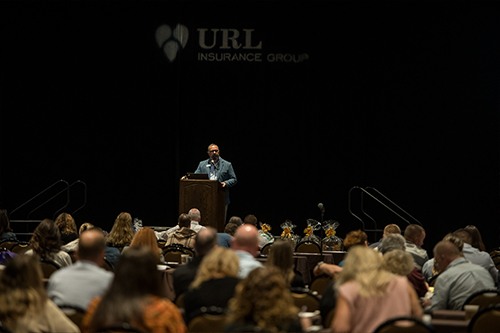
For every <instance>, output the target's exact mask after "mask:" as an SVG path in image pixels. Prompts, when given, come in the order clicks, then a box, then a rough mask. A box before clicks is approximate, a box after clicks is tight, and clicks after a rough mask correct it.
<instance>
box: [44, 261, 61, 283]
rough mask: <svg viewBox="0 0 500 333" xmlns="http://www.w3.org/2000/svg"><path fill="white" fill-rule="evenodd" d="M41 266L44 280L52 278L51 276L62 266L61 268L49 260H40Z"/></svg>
mask: <svg viewBox="0 0 500 333" xmlns="http://www.w3.org/2000/svg"><path fill="white" fill-rule="evenodd" d="M40 265H41V266H42V273H43V277H44V279H48V278H50V276H51V275H52V274H53V273H54V272H55V271H57V270H58V269H59V268H61V266H59V264H58V263H56V262H55V261H52V260H49V259H41V260H40Z"/></svg>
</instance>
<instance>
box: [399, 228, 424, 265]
mask: <svg viewBox="0 0 500 333" xmlns="http://www.w3.org/2000/svg"><path fill="white" fill-rule="evenodd" d="M404 237H405V239H406V245H405V248H406V251H407V252H410V254H411V255H412V256H413V260H414V262H415V266H416V267H417V268H418V269H422V266H423V265H424V263H425V262H426V261H427V260H429V255H428V254H427V251H426V250H424V249H423V248H422V245H424V239H425V230H424V228H422V227H421V226H420V225H418V224H410V225H408V226H407V227H406V229H405V233H404Z"/></svg>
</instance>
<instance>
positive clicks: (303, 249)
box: [295, 242, 321, 253]
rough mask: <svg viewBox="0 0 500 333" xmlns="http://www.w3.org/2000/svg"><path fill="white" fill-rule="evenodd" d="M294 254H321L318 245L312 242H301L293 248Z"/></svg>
mask: <svg viewBox="0 0 500 333" xmlns="http://www.w3.org/2000/svg"><path fill="white" fill-rule="evenodd" d="M295 252H300V253H321V248H320V247H319V245H318V244H316V243H313V242H302V243H299V244H297V247H295Z"/></svg>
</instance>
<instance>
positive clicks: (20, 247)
mask: <svg viewBox="0 0 500 333" xmlns="http://www.w3.org/2000/svg"><path fill="white" fill-rule="evenodd" d="M31 248H33V247H32V246H31V244H30V243H29V242H23V241H19V242H17V243H16V244H15V245H14V246H12V249H11V251H12V252H14V253H16V254H24V253H25V252H26V251H28V250H30V249H31Z"/></svg>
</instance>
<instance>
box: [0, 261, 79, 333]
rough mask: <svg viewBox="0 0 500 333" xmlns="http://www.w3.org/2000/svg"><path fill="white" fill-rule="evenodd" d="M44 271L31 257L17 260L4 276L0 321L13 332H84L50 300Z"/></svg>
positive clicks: (0, 289)
mask: <svg viewBox="0 0 500 333" xmlns="http://www.w3.org/2000/svg"><path fill="white" fill-rule="evenodd" d="M42 277H43V276H42V270H41V268H40V265H39V263H38V262H37V261H36V260H35V259H33V258H32V257H31V256H24V255H21V256H17V257H15V258H13V259H11V260H9V261H8V262H7V265H6V267H5V269H4V270H3V271H2V272H1V273H0V304H1V306H0V321H1V323H2V325H3V326H5V327H6V328H7V329H9V330H10V331H11V332H16V333H18V332H20V333H21V332H54V333H57V332H61V333H71V332H80V329H79V328H78V326H76V325H75V324H74V323H73V322H72V321H71V320H70V319H69V318H68V317H67V316H66V315H65V314H64V313H63V312H62V311H61V310H59V308H58V307H57V306H56V305H55V304H54V303H53V302H52V301H51V300H49V299H48V298H47V295H46V293H45V289H44V287H43V282H42Z"/></svg>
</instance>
